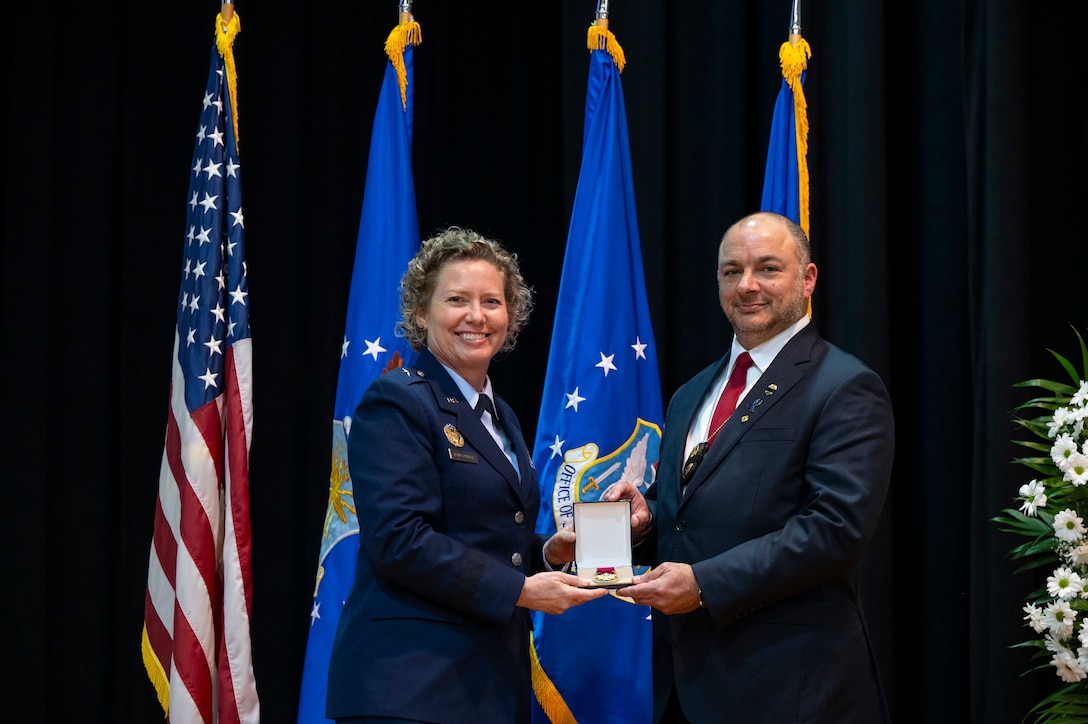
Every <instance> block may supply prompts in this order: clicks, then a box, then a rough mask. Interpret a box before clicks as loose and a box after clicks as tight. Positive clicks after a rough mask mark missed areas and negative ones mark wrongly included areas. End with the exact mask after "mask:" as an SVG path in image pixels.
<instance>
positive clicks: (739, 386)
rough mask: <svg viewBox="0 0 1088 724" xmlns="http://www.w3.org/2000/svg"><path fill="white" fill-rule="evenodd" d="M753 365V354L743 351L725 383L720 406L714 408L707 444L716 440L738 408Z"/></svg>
mask: <svg viewBox="0 0 1088 724" xmlns="http://www.w3.org/2000/svg"><path fill="white" fill-rule="evenodd" d="M751 366H752V356H751V355H749V354H748V353H747V352H741V354H740V356H739V357H737V364H736V366H735V367H734V368H733V373H732V374H731V375H729V382H727V383H726V384H725V390H724V391H723V392H722V396H721V398H720V399H719V400H718V406H717V407H715V408H714V415H713V417H711V418H710V434H709V435H708V436H707V439H706V443H707V445H710V444H711V443H713V442H714V438H716V437H717V436H718V433H719V432H720V431H721V429H722V426H724V425H725V421H726V420H728V419H729V416H730V415H732V414H733V410H735V409H737V399H738V398H739V397H740V393H741V392H742V391H743V390H744V384H745V382H747V379H748V368H749V367H751Z"/></svg>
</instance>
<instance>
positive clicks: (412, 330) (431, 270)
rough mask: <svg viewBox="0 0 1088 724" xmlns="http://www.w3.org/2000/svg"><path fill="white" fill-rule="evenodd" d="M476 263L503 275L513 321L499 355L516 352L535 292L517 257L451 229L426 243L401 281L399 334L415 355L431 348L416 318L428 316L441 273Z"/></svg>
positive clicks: (462, 230)
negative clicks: (463, 263) (449, 267)
mask: <svg viewBox="0 0 1088 724" xmlns="http://www.w3.org/2000/svg"><path fill="white" fill-rule="evenodd" d="M473 259H482V260H483V261H486V262H489V263H490V264H492V265H493V266H494V267H495V268H496V269H498V270H499V273H501V274H502V279H503V293H504V294H505V296H506V308H507V315H508V317H509V321H508V323H507V324H508V326H507V330H506V341H505V342H504V343H503V346H502V349H500V350H499V351H500V352H508V351H510V350H512V349H514V345H515V343H516V342H517V337H518V332H520V331H521V329H522V328H523V327H524V326H525V323H526V322H527V321H529V313H530V312H532V309H533V290H532V288H531V287H530V286H529V285H528V284H526V283H525V279H524V278H523V277H522V275H521V269H520V268H519V266H518V257H517V254H513V253H511V252H508V251H507V250H506V249H504V248H503V246H502V244H500V243H499V242H497V241H494V240H492V239H488V238H486V237H484V236H482V235H481V234H479V233H477V232H475V231H473V230H472V229H465V228H462V227H459V226H451V227H449V228H447V229H443V230H442V231H439V232H437V233H436V234H435V235H434V236H432V237H431V238H429V239H426V240H424V241H423V244H422V245H421V246H420V249H419V251H418V252H416V255H415V256H414V257H412V260H411V261H410V262H408V269H407V271H405V272H404V276H402V277H401V280H400V316H401V318H400V321H399V322H397V334H398V335H400V336H403V337H404V338H405V339H407V340H408V344H410V345H411V346H412V349H414V350H415V351H417V352H418V351H419V350H421V349H423V348H424V347H426V346H427V330H426V329H424V328H423V327H421V326H420V325H419V323H418V322H416V317H417V316H422V315H425V314H426V312H427V307H428V305H430V303H431V296H432V295H433V294H434V287H435V284H436V282H437V281H438V275H439V273H440V272H441V271H442V270H443V269H444V268H445V267H446V265H447V264H449V263H450V262H455V261H466V260H473Z"/></svg>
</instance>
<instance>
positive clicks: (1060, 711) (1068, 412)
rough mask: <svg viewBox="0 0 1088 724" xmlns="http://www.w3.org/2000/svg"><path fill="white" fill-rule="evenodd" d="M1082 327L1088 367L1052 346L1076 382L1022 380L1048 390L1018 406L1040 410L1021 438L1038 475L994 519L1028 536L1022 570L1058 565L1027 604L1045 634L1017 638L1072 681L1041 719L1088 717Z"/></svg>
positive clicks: (1087, 457)
mask: <svg viewBox="0 0 1088 724" xmlns="http://www.w3.org/2000/svg"><path fill="white" fill-rule="evenodd" d="M1074 331H1076V330H1074ZM1076 334H1077V340H1078V341H1079V342H1080V351H1081V369H1082V370H1084V372H1081V371H1078V370H1077V369H1076V368H1075V367H1074V366H1073V365H1072V364H1071V363H1070V362H1069V360H1067V359H1065V358H1064V357H1062V356H1061V355H1060V354H1058V353H1057V352H1055V351H1054V350H1049V351H1050V353H1051V354H1052V355H1054V357H1055V358H1056V359H1057V360H1058V362H1059V363H1060V364H1061V365H1062V367H1063V368H1064V369H1065V371H1066V372H1067V373H1068V374H1069V376H1070V378H1071V380H1072V384H1067V383H1061V382H1053V381H1050V380H1043V379H1034V380H1027V381H1025V382H1021V383H1019V384H1018V385H1017V387H1034V388H1039V389H1041V390H1044V391H1045V393H1044V396H1042V397H1036V398H1034V399H1032V400H1029V401H1028V402H1025V403H1024V404H1022V405H1020V406H1019V407H1018V408H1017V412H1018V413H1022V412H1023V411H1025V410H1033V411H1035V412H1038V413H1040V414H1038V416H1036V417H1031V418H1026V417H1024V418H1018V419H1016V423H1017V424H1018V425H1020V426H1021V427H1022V428H1023V429H1025V430H1027V431H1029V432H1030V433H1032V435H1033V437H1034V438H1035V439H1032V440H1016V441H1015V442H1016V443H1017V444H1018V445H1022V446H1024V447H1026V448H1029V449H1031V450H1033V451H1035V452H1036V453H1037V454H1035V455H1033V456H1030V457H1022V458H1017V459H1016V460H1015V461H1014V462H1016V463H1019V464H1022V465H1025V466H1027V467H1028V468H1030V469H1031V470H1032V471H1033V472H1034V475H1035V477H1034V478H1033V479H1032V480H1031V481H1029V482H1027V483H1024V484H1023V485H1021V486H1020V489H1019V495H1018V496H1017V497H1016V498H1015V500H1016V502H1017V504H1018V507H1017V508H1006V509H1005V510H1004V511H1002V515H999V516H997V517H995V518H994V519H993V520H994V521H996V522H997V523H998V524H1000V525H1001V530H1002V531H1005V532H1009V533H1016V534H1018V535H1021V536H1026V537H1027V538H1028V541H1027V542H1025V543H1022V544H1021V545H1018V546H1016V547H1014V548H1013V549H1012V551H1011V556H1012V558H1013V559H1015V560H1024V561H1025V562H1024V563H1023V565H1021V566H1020V567H1019V568H1017V571H1016V572H1017V573H1019V572H1022V571H1028V570H1037V569H1040V568H1049V570H1050V571H1051V573H1050V575H1049V576H1048V577H1047V579H1046V585H1045V586H1044V587H1040V588H1039V589H1038V590H1036V591H1034V592H1033V593H1031V594H1029V596H1028V597H1027V603H1026V605H1025V606H1024V607H1023V614H1024V621H1025V622H1026V625H1027V626H1028V627H1030V628H1031V630H1032V631H1033V632H1034V633H1035V634H1036V635H1037V637H1036V638H1032V639H1029V640H1027V641H1024V642H1022V643H1020V644H1017V645H1016V647H1017V648H1020V647H1024V648H1031V649H1035V651H1034V653H1033V655H1032V660H1039V661H1042V663H1041V664H1040V665H1039V668H1045V667H1053V670H1054V673H1055V674H1056V675H1057V676H1058V677H1059V678H1060V679H1061V680H1062V682H1064V684H1063V685H1062V686H1060V688H1059V689H1058V690H1057V691H1055V692H1053V693H1052V694H1050V695H1048V696H1046V697H1045V698H1044V699H1043V700H1042V701H1040V702H1039V703H1038V704H1036V705H1035V706H1034V707H1033V708H1032V709H1031V711H1030V712H1029V713H1028V716H1034V717H1035V719H1034V721H1035V722H1036V724H1041V723H1043V722H1056V721H1071V720H1072V719H1076V720H1078V721H1088V536H1086V533H1088V527H1086V525H1085V516H1086V514H1088V429H1086V425H1085V420H1086V419H1088V382H1086V381H1085V378H1088V348H1086V347H1085V344H1084V338H1083V337H1082V336H1081V335H1080V333H1079V332H1077V333H1076ZM1046 393H1048V394H1046ZM1025 719H1026V717H1025Z"/></svg>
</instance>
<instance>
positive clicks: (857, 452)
mask: <svg viewBox="0 0 1088 724" xmlns="http://www.w3.org/2000/svg"><path fill="white" fill-rule="evenodd" d="M728 362H729V358H728V355H727V356H726V357H724V358H722V359H721V360H719V361H718V362H717V363H716V364H714V365H711V366H710V367H707V368H706V369H705V370H703V371H702V372H700V373H699V374H698V375H696V376H695V377H694V378H693V379H692V380H690V381H689V382H688V383H686V384H685V385H683V386H682V387H681V388H680V389H679V390H677V392H676V394H675V395H674V396H673V398H672V400H671V401H670V403H669V407H668V411H667V413H666V416H665V428H664V437H663V439H662V446H661V462H660V469H659V471H658V475H657V478H656V483H655V484H654V485H653V486H652V487H651V489H650V490H648V491H647V496H646V497H647V500H648V501H649V503H650V506H651V508H652V510H653V513H654V519H655V527H654V531H653V532H652V533H651V534H650V535H649V536H648V537H647V539H646V540H644V541H643V542H641V543H640V545H638V546H636V554H635V555H636V558H641V559H642V560H641V561H640V562H642V563H658V562H663V561H679V562H683V563H690V564H692V568H693V571H694V573H695V577H696V579H697V580H698V582H699V586H700V588H701V590H702V597H703V602H704V604H705V606H706V607H705V608H699V609H696V610H695V611H692V612H690V613H686V614H680V615H672V616H666V615H664V614H661V613H660V612H658V611H656V610H655V611H654V612H653V631H654V634H653V636H654V639H653V675H654V704H655V710H656V711H655V715H656V717H657V719H658V720H659V719H660V715H661V710H662V709H663V707H664V704H665V699H666V698H667V696H668V693H669V689H670V687H671V686H673V685H674V682H675V687H676V691H677V695H678V696H679V699H680V702H681V703H682V705H683V708H684V710H685V713H686V714H687V716H688V718H690V719H691V720H692V721H693V722H715V723H718V722H741V723H743V724H752V723H757V722H758V723H770V722H774V723H776V724H779V723H783V722H797V723H800V722H804V723H805V724H812V723H814V722H827V723H828V724H854V723H856V724H872V723H873V722H881V721H886V720H887V713H886V706H885V704H884V695H883V690H882V687H881V684H880V680H879V677H878V675H877V671H876V667H875V663H874V658H873V655H872V652H871V648H870V642H869V635H868V631H867V627H866V623H865V619H864V616H863V614H862V606H861V602H860V600H859V595H858V566H859V563H860V560H861V557H862V554H863V552H864V551H865V549H866V546H867V545H868V543H869V541H870V539H871V538H872V535H873V532H874V529H875V528H876V525H877V522H878V520H879V518H880V514H881V509H882V507H883V504H884V498H885V496H886V493H887V490H888V484H889V480H890V477H891V469H892V458H893V453H894V444H895V443H894V440H895V438H894V427H893V418H892V409H891V402H890V400H889V398H888V393H887V391H886V389H885V386H884V384H883V382H882V381H881V379H880V377H879V376H878V375H877V374H876V373H875V372H873V371H872V370H870V369H869V368H868V367H866V366H865V365H864V364H863V363H861V362H860V361H859V360H858V359H856V358H855V357H852V356H851V355H849V354H847V353H845V352H843V351H842V350H840V349H838V348H837V347H835V346H833V345H831V344H829V343H828V342H826V341H825V340H824V339H823V338H821V337H820V335H819V333H818V332H817V331H816V328H815V326H814V325H813V324H809V325H807V326H806V327H804V328H803V329H801V331H800V332H798V333H797V334H796V335H795V336H794V337H793V338H792V339H791V340H790V341H789V342H787V343H786V345H785V347H783V349H782V351H781V352H779V354H778V356H777V357H775V359H774V361H773V362H772V363H771V365H770V366H769V367H768V369H767V370H766V371H765V372H764V373H763V374H762V376H761V377H760V378H759V380H758V381H757V382H756V383H755V385H754V386H753V387H752V389H751V390H750V391H749V393H748V394H747V395H746V396H745V398H744V399H743V400H741V402H740V404H739V405H738V407H737V410H736V412H734V413H733V415H732V417H730V418H729V420H728V422H726V424H725V426H724V427H723V428H722V431H721V433H720V434H719V436H718V438H717V440H715V442H714V444H713V445H712V446H711V448H710V450H709V451H708V452H707V454H706V457H705V458H704V459H703V461H702V464H701V465H700V466H699V468H698V470H697V471H696V473H695V475H694V477H693V478H692V480H691V482H690V484H689V485H688V488H687V491H686V493H685V494H684V496H683V498H681V493H680V489H679V479H680V471H681V466H682V465H683V463H684V460H685V457H686V455H687V452H688V451H687V450H685V449H684V448H685V445H686V437H687V434H688V430H689V428H690V427H691V423H692V420H693V418H694V416H695V414H696V412H697V410H698V407H699V403H700V401H701V400H702V398H703V396H704V393H705V392H706V390H707V388H708V387H709V386H710V384H711V383H712V381H713V380H714V379H715V378H716V377H717V376H718V375H720V374H721V373H722V371H723V370H724V369H725V367H726V365H727V364H728ZM888 575H892V574H891V573H890V572H889V574H888Z"/></svg>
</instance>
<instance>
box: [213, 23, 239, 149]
mask: <svg viewBox="0 0 1088 724" xmlns="http://www.w3.org/2000/svg"><path fill="white" fill-rule="evenodd" d="M241 30H242V21H241V20H240V19H239V18H238V15H237V14H236V13H235V12H234V3H223V6H222V10H221V11H220V13H219V15H218V17H216V19H215V47H216V48H218V49H219V55H220V57H222V58H223V62H224V64H225V65H226V67H227V88H228V89H229V90H230V106H231V116H232V117H233V119H234V145H235V146H238V145H239V139H238V101H237V100H236V99H237V98H238V71H237V69H236V68H235V66H234V38H235V36H237V35H238V33H239V32H240V31H241Z"/></svg>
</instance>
